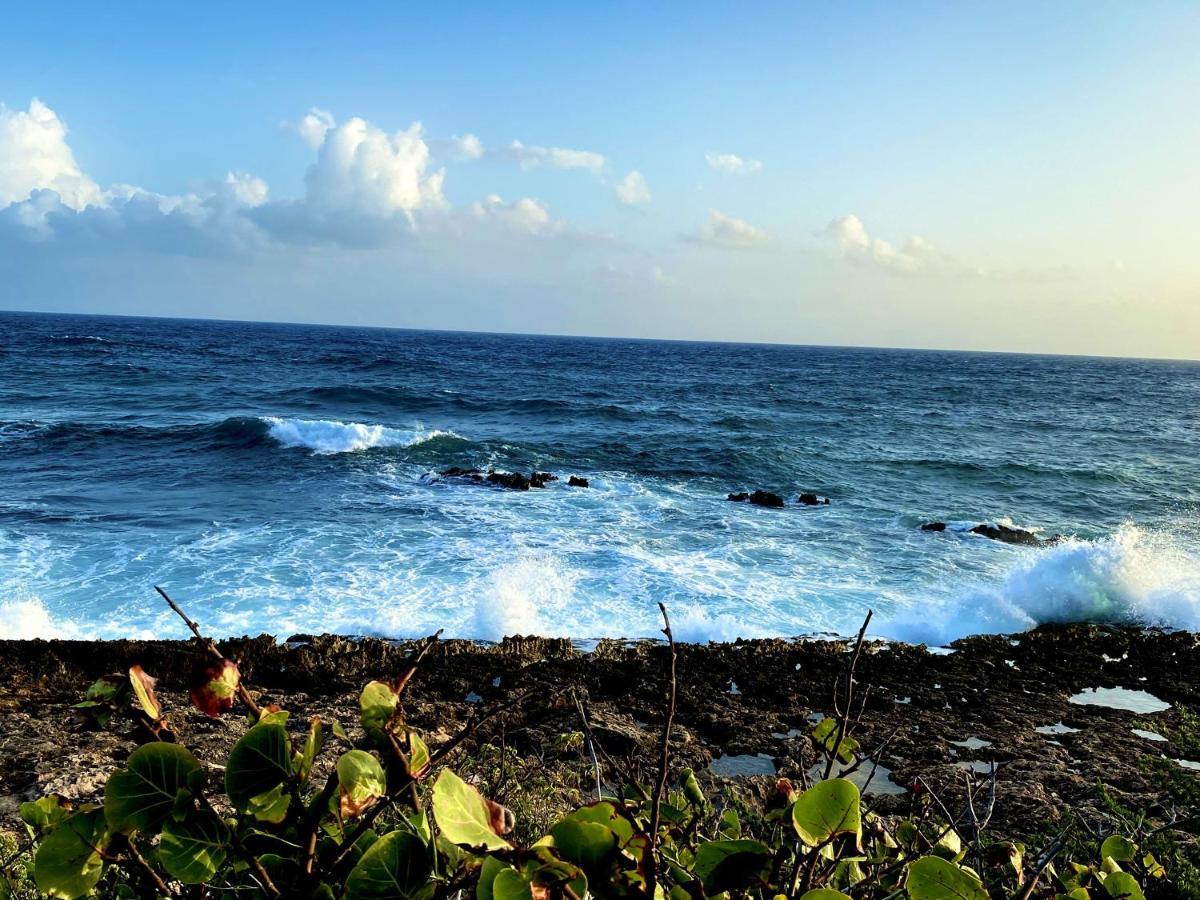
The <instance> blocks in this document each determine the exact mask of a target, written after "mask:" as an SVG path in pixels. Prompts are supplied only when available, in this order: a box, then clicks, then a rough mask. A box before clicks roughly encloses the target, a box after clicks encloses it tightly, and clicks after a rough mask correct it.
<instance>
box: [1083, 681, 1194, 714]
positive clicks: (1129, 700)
mask: <svg viewBox="0 0 1200 900" xmlns="http://www.w3.org/2000/svg"><path fill="white" fill-rule="evenodd" d="M1071 702H1072V703H1074V704H1075V705H1077V706H1103V707H1105V708H1107V709H1120V710H1124V711H1126V712H1135V713H1143V714H1145V713H1156V712H1162V711H1163V710H1165V709H1170V708H1171V704H1170V703H1167V702H1165V701H1163V700H1159V699H1158V698H1157V697H1155V696H1154V695H1153V694H1151V693H1148V692H1147V691H1138V690H1134V689H1133V688H1122V687H1115V688H1104V687H1101V688H1087V689H1086V690H1083V691H1080V692H1079V693H1078V694H1076V695H1075V696H1073V697H1072V698H1071Z"/></svg>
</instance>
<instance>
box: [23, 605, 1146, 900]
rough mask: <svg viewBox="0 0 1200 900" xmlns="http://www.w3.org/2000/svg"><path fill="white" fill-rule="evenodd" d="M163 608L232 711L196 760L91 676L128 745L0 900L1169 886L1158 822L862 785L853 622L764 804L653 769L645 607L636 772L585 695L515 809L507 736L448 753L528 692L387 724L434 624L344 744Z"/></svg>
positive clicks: (138, 678)
mask: <svg viewBox="0 0 1200 900" xmlns="http://www.w3.org/2000/svg"><path fill="white" fill-rule="evenodd" d="M163 596H164V599H167V602H168V603H171V601H170V599H169V598H166V595H165V594H164V595H163ZM171 605H172V608H173V609H175V610H176V612H178V613H179V614H180V616H182V617H183V618H184V620H185V621H186V622H187V623H188V625H189V627H190V628H191V629H192V631H193V632H194V633H195V634H196V637H197V640H198V641H199V646H200V647H202V648H203V651H204V653H205V660H204V662H203V664H202V665H201V666H200V669H199V674H198V677H197V679H196V683H195V684H194V686H193V688H192V690H191V699H192V702H193V703H194V704H195V706H196V707H197V708H198V709H199V710H201V711H202V712H203V713H205V714H206V715H209V716H222V715H228V714H230V713H231V712H232V710H233V708H234V706H235V705H237V704H239V703H240V704H241V705H242V706H243V707H244V708H245V712H246V715H247V717H248V721H249V724H250V727H249V729H248V730H247V731H246V732H245V734H244V735H243V736H242V737H241V739H240V740H238V741H237V743H236V744H235V745H234V746H233V748H232V750H231V751H230V753H229V755H228V758H227V759H225V760H223V761H222V762H221V764H217V762H216V761H214V760H206V761H201V760H199V759H197V758H196V757H195V756H194V755H193V754H192V752H191V751H189V750H188V749H187V748H186V747H184V746H181V745H180V744H179V743H177V742H176V734H175V732H174V731H173V729H172V727H171V723H170V721H169V718H168V716H167V714H166V713H165V712H164V710H163V709H162V708H161V706H160V704H159V702H158V700H157V698H156V696H155V693H154V682H153V680H152V679H151V678H150V677H149V676H148V675H147V674H146V673H145V672H143V671H142V670H141V668H140V667H138V666H135V667H133V668H132V669H131V670H130V671H129V673H128V674H127V676H121V677H107V678H105V679H102V680H100V681H99V682H97V683H96V684H94V685H93V686H92V687H91V688H90V689H89V690H88V692H87V695H86V697H85V698H84V700H83V701H82V702H81V703H80V704H79V705H78V709H79V710H80V713H81V714H82V715H86V716H89V717H91V718H92V719H93V720H94V721H95V722H96V723H97V724H98V725H108V724H109V723H110V722H111V721H113V720H117V719H119V718H125V719H128V720H131V721H132V722H133V725H134V730H135V733H136V734H137V735H138V737H139V740H140V741H141V746H140V747H139V748H138V749H137V750H136V751H134V752H133V753H132V754H131V755H130V756H129V758H128V760H127V761H126V764H125V767H124V768H123V769H121V770H120V771H117V772H115V773H114V774H113V775H112V776H110V778H109V779H108V782H107V785H106V787H105V791H104V801H103V804H102V805H82V806H79V807H77V808H70V807H69V806H68V805H67V804H65V803H64V802H63V801H61V800H60V799H59V798H57V797H54V796H48V797H43V798H42V799H40V800H37V801H35V802H30V803H26V804H23V805H22V807H21V817H22V819H23V820H24V822H25V825H26V828H27V835H28V839H27V841H26V842H25V843H23V844H20V843H18V844H10V845H9V846H5V845H2V844H0V875H2V876H3V877H2V878H0V898H3V897H5V896H12V897H23V896H36V895H37V894H39V893H40V894H43V895H49V896H54V897H64V898H73V897H81V896H88V895H99V896H106V897H107V896H112V897H135V896H146V897H155V896H167V897H209V896H212V897H222V898H226V897H228V898H236V897H241V896H264V895H265V896H268V897H314V898H335V897H346V898H414V900H441V898H449V897H465V896H469V895H474V897H475V898H477V900H550V898H559V897H564V898H569V900H583V898H585V897H588V896H593V897H597V898H609V897H612V898H616V897H631V898H638V897H642V898H663V900H666V898H670V900H689V898H697V900H699V898H705V897H755V898H774V900H779V898H799V900H837V898H846V897H850V898H901V897H908V898H911V900H987V898H994V897H1011V898H1020V900H1028V898H1044V897H1065V898H1071V900H1081V898H1091V897H1096V898H1100V897H1105V898H1121V897H1124V898H1131V900H1138V898H1142V897H1143V896H1144V894H1143V890H1144V889H1148V888H1149V887H1150V886H1152V885H1155V884H1166V883H1167V879H1166V876H1167V873H1166V871H1165V870H1164V867H1163V865H1161V864H1160V863H1159V862H1158V860H1157V859H1156V857H1155V855H1154V854H1155V852H1157V850H1156V849H1152V848H1156V847H1158V846H1163V845H1162V843H1161V840H1160V837H1161V835H1162V834H1163V829H1158V830H1156V831H1153V832H1152V831H1151V830H1150V829H1148V828H1147V827H1146V825H1145V823H1144V822H1143V821H1139V820H1135V818H1133V817H1128V818H1125V819H1122V820H1121V821H1124V822H1126V823H1127V825H1128V827H1127V829H1126V830H1124V831H1123V832H1122V833H1117V834H1108V835H1103V836H1097V837H1098V838H1102V839H1099V840H1097V841H1096V842H1095V844H1094V845H1093V846H1092V847H1090V848H1088V849H1089V852H1090V854H1091V856H1092V858H1091V859H1086V858H1085V857H1083V856H1082V855H1074V849H1073V848H1074V845H1070V847H1071V849H1069V842H1068V841H1067V840H1066V838H1065V835H1064V834H1059V835H1057V836H1056V837H1054V838H1053V839H1051V840H1049V841H1048V842H1047V844H1046V846H1044V847H1041V848H1038V849H1036V850H1033V849H1031V848H1027V847H1025V846H1023V845H1021V844H1018V843H1013V842H1007V841H991V840H989V839H988V835H987V830H986V829H987V822H988V820H989V818H990V814H991V808H992V805H993V804H994V803H995V794H996V791H995V786H996V783H995V774H994V772H993V774H992V777H991V778H990V779H984V780H982V781H981V782H980V783H979V784H977V785H976V786H975V788H974V790H972V792H971V796H970V797H969V802H968V804H967V810H966V811H964V813H963V814H961V815H959V816H952V815H951V814H950V813H949V811H948V810H947V809H946V807H945V806H944V804H943V803H942V802H941V801H940V800H939V799H938V797H937V795H936V794H935V793H934V792H933V791H931V790H929V789H928V788H927V787H925V788H924V789H923V790H921V791H920V792H919V794H918V796H917V798H916V800H915V802H914V804H913V810H914V812H913V814H912V815H911V816H909V817H907V818H891V819H889V818H885V817H883V816H880V815H878V814H876V813H875V812H874V811H872V810H871V809H870V808H869V806H868V804H866V803H865V802H864V799H863V797H862V796H861V794H860V788H859V786H858V785H859V783H861V782H863V781H864V780H867V779H869V774H868V773H869V770H870V768H871V766H872V763H871V761H870V758H869V756H868V755H866V754H865V753H864V752H863V750H862V748H861V747H860V746H859V744H858V742H857V740H856V739H855V738H854V736H853V735H854V731H855V726H856V724H857V719H856V716H855V715H854V714H853V713H852V710H853V709H854V704H855V700H856V698H855V692H854V685H855V680H854V669H855V665H856V664H857V661H858V658H859V652H860V651H861V646H862V637H863V633H864V632H865V630H866V623H864V625H863V631H862V632H860V633H859V637H858V642H857V644H856V645H855V650H854V652H853V653H852V654H851V656H850V658H849V661H848V663H847V667H846V671H845V673H844V674H843V677H842V678H841V679H840V681H839V683H838V685H837V686H836V687H835V696H836V697H837V704H836V705H837V708H836V715H834V716H831V717H830V718H827V719H824V720H822V722H820V723H818V724H817V725H816V726H815V727H814V729H813V731H812V733H811V739H812V741H813V743H814V745H815V746H816V747H817V748H818V749H819V750H820V751H821V753H822V754H823V758H824V761H825V765H824V769H823V775H824V777H822V778H820V779H818V780H816V781H815V783H811V784H808V783H802V784H799V785H797V784H793V783H792V782H790V781H788V780H787V779H779V780H778V782H777V784H776V789H775V796H774V797H773V799H772V800H771V801H770V802H769V803H767V804H766V805H765V807H760V808H752V807H750V806H745V805H742V806H740V807H739V804H737V803H734V802H730V801H729V798H716V799H714V798H713V797H711V796H710V795H709V794H708V793H706V792H705V790H704V789H703V788H702V786H701V783H700V780H699V779H698V778H697V776H696V774H695V773H694V772H692V771H690V770H688V769H675V768H674V767H673V766H672V764H671V739H672V730H671V721H672V719H673V715H674V706H675V673H674V659H675V653H674V640H673V637H672V634H671V630H670V623H669V620H668V619H667V616H666V610H665V609H664V610H663V617H664V621H665V622H666V627H665V628H664V633H665V635H666V637H667V640H668V642H669V645H670V649H671V654H670V659H671V666H670V669H669V672H668V673H667V674H668V678H667V679H666V680H667V685H666V690H665V691H664V693H665V695H666V697H665V707H666V717H665V718H666V727H665V728H664V729H663V733H662V737H661V741H660V743H659V747H658V750H659V753H658V755H657V758H656V759H655V760H653V761H652V762H651V763H650V764H649V765H647V766H646V769H647V770H649V771H653V773H654V777H653V778H652V779H650V780H649V781H648V783H642V782H641V781H640V780H639V779H638V778H636V777H634V776H633V774H631V773H630V772H629V771H628V769H627V768H625V767H623V766H622V765H621V764H619V763H618V762H617V761H615V760H612V759H610V758H608V757H607V756H604V759H603V763H604V765H603V772H604V774H603V775H602V766H601V760H600V759H599V758H597V756H596V755H595V753H594V751H595V747H594V744H593V742H592V740H591V734H590V731H589V730H588V726H587V717H586V715H585V714H584V711H583V709H582V707H581V709H580V713H581V717H582V721H583V723H584V729H585V730H584V731H582V732H577V733H573V734H568V735H563V737H562V739H561V740H562V741H563V743H564V745H567V746H571V747H574V748H577V749H579V750H580V751H581V752H583V751H584V750H585V749H586V751H587V752H588V754H589V755H590V758H591V759H592V760H593V762H594V774H595V784H594V786H593V785H585V784H575V785H569V786H566V790H563V791H559V792H558V794H557V799H556V802H548V803H546V804H543V805H541V806H540V807H536V808H534V807H528V808H518V809H517V810H516V812H514V810H512V809H509V808H506V807H505V806H502V805H500V804H498V803H496V802H493V801H492V800H491V799H489V798H488V796H486V794H485V793H484V792H481V791H480V789H479V785H482V784H495V782H496V781H497V779H501V780H502V779H503V778H504V777H506V776H505V773H506V765H507V763H506V753H507V751H506V750H505V748H504V747H503V746H502V747H499V748H496V747H492V746H490V745H484V748H483V750H482V751H481V752H480V753H477V754H476V755H475V757H474V758H472V759H470V760H465V761H460V764H459V765H458V766H457V768H458V771H459V772H462V773H464V774H466V775H467V779H464V778H463V777H460V775H459V774H456V771H455V769H454V768H451V767H450V766H449V765H448V764H449V762H450V758H451V756H452V754H454V753H455V751H456V750H457V749H458V748H459V747H460V745H462V743H463V742H464V741H465V740H466V739H467V738H469V737H470V736H472V735H473V734H474V733H475V732H476V731H477V730H478V729H479V727H480V726H481V725H482V724H483V723H484V722H485V721H486V720H487V719H489V718H490V717H491V716H493V715H496V714H497V713H499V712H502V711H504V710H506V709H511V708H513V707H515V706H516V705H519V704H521V703H522V702H524V701H525V699H526V697H525V696H518V697H517V698H515V699H514V700H512V701H511V702H510V703H508V704H506V705H504V706H499V707H493V708H491V709H484V710H481V711H480V712H479V713H477V714H476V716H475V717H474V718H473V719H472V720H471V721H470V722H468V723H467V724H466V726H465V727H464V728H463V729H462V730H461V731H460V732H459V733H458V734H457V735H455V736H454V737H452V738H450V739H449V740H446V741H444V742H442V744H441V746H439V747H438V748H437V749H436V750H435V749H433V748H431V747H430V746H429V745H428V744H427V743H426V742H425V740H424V739H423V738H422V736H421V735H420V734H419V733H417V731H415V730H414V729H412V728H411V727H409V725H408V724H407V722H406V718H405V712H404V694H405V689H406V687H407V685H408V684H409V682H410V680H411V679H412V678H413V677H414V675H415V674H416V673H417V671H418V669H419V666H420V663H421V660H422V658H423V656H424V655H425V654H426V652H427V651H428V650H429V649H430V647H432V646H433V644H434V642H435V641H436V640H437V638H438V636H437V635H433V636H431V637H430V638H429V639H427V640H426V641H425V642H424V644H423V645H421V646H420V647H419V648H418V649H417V650H416V651H414V653H413V654H412V655H411V657H410V658H409V660H408V666H407V668H406V670H405V671H404V672H402V673H400V674H399V675H398V676H397V677H396V678H395V679H393V680H390V681H372V682H370V683H369V684H367V685H366V686H365V687H364V688H363V690H362V693H361V696H360V702H359V707H360V724H361V731H362V735H363V736H362V738H361V739H359V740H358V741H352V740H351V738H350V736H349V734H348V732H347V731H346V729H345V728H343V727H342V726H341V725H340V724H339V723H337V722H333V723H328V724H326V723H324V722H322V721H321V720H320V719H319V718H313V719H312V720H311V721H309V722H308V723H307V725H306V727H304V728H303V729H298V728H293V727H292V726H293V723H290V722H289V720H288V713H287V711H285V710H281V709H276V708H271V707H268V708H260V707H259V706H258V704H257V703H256V702H255V700H254V699H253V697H252V695H251V693H250V692H249V691H248V690H247V688H246V686H245V685H244V684H243V683H242V681H241V676H240V673H239V671H238V667H237V665H236V664H235V663H234V662H233V661H231V660H228V659H225V658H223V657H222V655H221V653H220V651H219V650H218V648H217V647H216V645H215V644H214V643H213V642H211V641H209V640H207V639H205V638H203V636H202V635H201V633H200V630H199V628H198V626H196V624H195V623H194V622H192V621H191V620H190V619H188V618H187V616H186V615H184V614H183V612H182V611H181V610H179V609H178V607H176V606H175V604H173V603H172V604H171ZM869 618H870V617H869V616H868V621H869ZM858 715H859V716H861V704H860V707H859V714H858ZM356 732H357V729H356ZM325 771H327V772H328V774H327V775H325V776H324V777H323V778H322V777H318V775H317V773H318V772H325ZM835 775H837V776H838V777H834V776H835ZM606 779H607V780H608V781H607V783H606ZM472 782H474V783H472ZM557 787H562V786H554V785H549V784H547V785H546V788H547V792H548V793H550V792H552V791H554V790H555V789H556V788H557ZM593 791H594V794H595V799H594V800H593V801H592V802H583V801H584V794H588V795H591V794H592V793H593ZM557 807H561V810H559V809H557ZM518 814H520V815H521V816H522V817H523V821H522V822H521V823H520V824H519V825H518V822H517V815H518ZM1082 852H1083V851H1082V848H1080V849H1079V854H1082ZM1068 853H1071V854H1072V855H1068Z"/></svg>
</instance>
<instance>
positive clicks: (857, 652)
mask: <svg viewBox="0 0 1200 900" xmlns="http://www.w3.org/2000/svg"><path fill="white" fill-rule="evenodd" d="M873 615H875V611H874V610H873V609H869V610H867V617H866V618H865V619H863V623H862V628H860V629H858V639H857V640H855V642H854V654H853V655H852V656H851V657H850V665H849V666H848V667H847V669H846V699H845V706H840V705H839V704H838V703H837V691H836V690H835V691H834V709H835V710H836V711H837V713H838V729H837V734H836V736H835V739H834V742H833V748H832V750H831V751H830V753H829V758H828V759H827V760H826V761H825V778H828V777H829V776H830V775H831V774H832V773H833V764H834V761H835V760H836V759H837V756H838V751H840V750H841V749H842V740H843V739H844V738H845V737H846V727H847V725H848V724H849V721H850V706H851V703H852V702H853V700H854V670H855V669H857V668H858V658H859V656H861V655H862V645H863V636H864V635H865V634H866V633H867V626H868V625H870V624H871V617H872V616H873Z"/></svg>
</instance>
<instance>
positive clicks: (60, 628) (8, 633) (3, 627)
mask: <svg viewBox="0 0 1200 900" xmlns="http://www.w3.org/2000/svg"><path fill="white" fill-rule="evenodd" d="M81 636H82V632H81V630H80V628H79V626H78V625H76V624H75V623H74V622H70V621H63V620H60V619H57V618H55V617H54V616H52V615H51V614H50V611H49V610H48V609H46V606H45V604H43V603H42V601H41V600H39V599H37V598H36V597H35V598H32V599H28V600H7V601H4V602H0V638H5V639H8V640H14V641H27V640H33V639H34V638H43V639H45V640H51V639H53V638H59V639H71V638H78V637H81Z"/></svg>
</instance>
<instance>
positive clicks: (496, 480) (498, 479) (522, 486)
mask: <svg viewBox="0 0 1200 900" xmlns="http://www.w3.org/2000/svg"><path fill="white" fill-rule="evenodd" d="M487 480H488V482H489V483H491V484H498V485H500V487H504V488H508V489H509V490H510V491H527V490H529V479H528V478H526V477H525V476H524V475H522V474H521V473H520V472H495V471H492V472H488V476H487Z"/></svg>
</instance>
